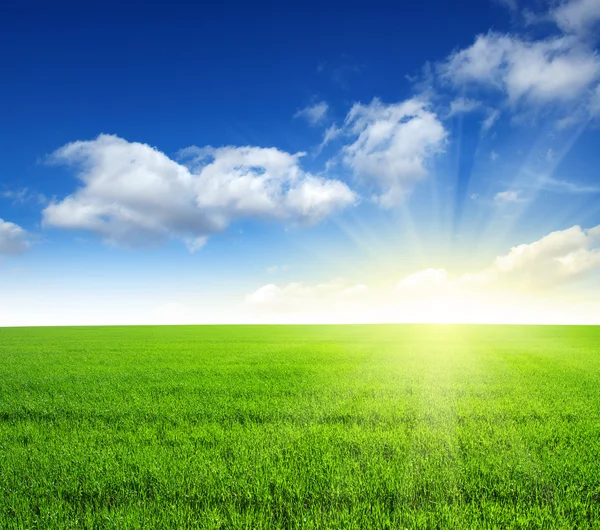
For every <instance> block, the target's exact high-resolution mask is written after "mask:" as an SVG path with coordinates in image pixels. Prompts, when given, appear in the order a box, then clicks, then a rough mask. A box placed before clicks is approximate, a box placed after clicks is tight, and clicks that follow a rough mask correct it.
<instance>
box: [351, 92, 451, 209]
mask: <svg viewBox="0 0 600 530" xmlns="http://www.w3.org/2000/svg"><path fill="white" fill-rule="evenodd" d="M344 134H345V135H347V136H350V137H354V141H353V142H352V143H350V144H348V145H346V146H345V147H344V148H343V151H342V160H343V162H344V164H346V165H347V166H348V167H350V168H351V169H352V171H353V172H354V174H355V176H356V177H357V178H359V179H361V180H362V181H363V182H364V183H368V184H371V185H374V186H375V188H377V189H378V191H380V192H381V194H380V195H379V196H378V198H377V200H378V202H379V203H380V204H381V205H382V206H384V207H390V206H393V205H395V204H397V203H399V202H400V201H401V200H402V199H403V197H404V196H405V194H406V192H407V191H408V189H409V188H410V186H411V185H412V184H413V183H415V182H416V181H418V180H420V179H423V178H424V177H426V176H427V173H428V170H427V162H428V159H429V158H430V157H432V156H433V155H435V154H437V153H440V152H442V151H443V149H444V146H445V140H446V136H447V132H446V130H445V129H444V126H443V125H442V123H441V122H440V120H439V119H438V117H437V115H436V114H435V113H434V112H432V111H431V110H430V109H429V106H428V104H427V102H425V101H423V100H420V99H418V98H413V99H409V100H406V101H403V102H401V103H396V104H390V105H386V104H384V103H382V102H381V101H379V100H378V99H374V100H373V101H372V102H371V103H370V104H369V105H362V104H360V103H356V104H355V105H354V106H353V107H352V109H351V110H350V112H349V113H348V115H347V117H346V120H345V122H344Z"/></svg>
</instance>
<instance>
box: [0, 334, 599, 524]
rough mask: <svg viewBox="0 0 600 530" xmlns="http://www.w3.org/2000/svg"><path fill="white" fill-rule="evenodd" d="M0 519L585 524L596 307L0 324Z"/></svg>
mask: <svg viewBox="0 0 600 530" xmlns="http://www.w3.org/2000/svg"><path fill="white" fill-rule="evenodd" d="M0 359H1V362H0V527H3V528H4V527H6V528H13V527H14V528H68V527H88V528H142V527H143V528H167V527H178V528H185V527H189V528H215V529H216V528H264V529H267V528H268V529H271V528H307V529H308V528H356V529H361V530H362V529H367V528H377V529H380V528H568V529H572V528H600V327H554V326H540V327H534V326H441V325H439V326H434V325H431V326H181V327H177V326H174V327H97V328H91V327H90V328H20V329H18V328H13V329H6V328H5V329H0Z"/></svg>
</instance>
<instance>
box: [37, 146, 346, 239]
mask: <svg viewBox="0 0 600 530" xmlns="http://www.w3.org/2000/svg"><path fill="white" fill-rule="evenodd" d="M182 156H183V157H185V159H186V165H183V164H181V163H178V162H175V161H174V160H171V159H170V158H169V157H167V156H166V155H165V154H164V153H161V152H160V151H158V150H157V149H154V148H152V147H150V146H148V145H146V144H141V143H137V142H128V141H126V140H124V139H121V138H118V137H116V136H110V135H100V136H99V137H98V138H96V139H95V140H91V141H79V142H73V143H70V144H67V145H65V146H64V147H62V148H61V149H59V150H58V151H56V152H55V153H54V154H53V157H52V158H53V160H54V161H56V162H61V163H68V164H71V165H74V166H76V167H77V168H78V170H79V172H78V177H79V179H80V180H81V182H82V186H81V187H80V188H79V189H77V190H76V191H75V192H74V193H73V194H71V195H69V196H68V197H66V198H64V199H63V200H62V201H59V202H52V203H51V204H50V205H49V206H47V207H46V208H45V209H44V211H43V219H44V224H45V225H53V226H57V227H62V228H71V229H86V230H90V231H93V232H95V233H97V234H99V235H100V236H101V237H102V238H103V239H104V240H105V241H106V242H110V243H125V244H130V245H139V244H148V243H156V242H159V241H161V240H165V239H168V238H175V239H180V240H182V241H184V242H185V243H186V244H187V245H188V247H189V248H190V250H191V251H194V250H197V249H198V248H200V247H201V246H202V245H203V244H204V243H206V238H207V237H208V236H210V235H211V234H213V233H215V232H218V231H221V230H223V229H225V228H226V227H227V226H228V225H229V224H230V223H231V222H233V221H235V220H237V219H244V218H273V219H278V220H281V221H287V222H292V223H304V224H312V223H317V222H319V221H320V220H322V219H323V218H324V217H326V216H328V215H329V214H331V213H333V212H334V211H335V210H338V209H341V208H344V207H346V206H348V205H351V204H354V203H355V202H356V200H357V197H356V195H355V193H354V192H353V191H351V190H350V189H349V188H348V187H347V186H346V185H345V184H344V183H342V182H340V181H337V180H326V179H323V178H320V177H314V176H312V175H310V174H308V173H305V172H304V171H303V170H302V169H301V168H300V165H299V159H300V158H301V157H302V156H303V153H296V154H294V155H292V154H289V153H286V152H283V151H280V150H278V149H275V148H260V147H222V148H212V147H207V148H203V149H200V148H188V149H186V150H184V151H182Z"/></svg>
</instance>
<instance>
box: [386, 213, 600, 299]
mask: <svg viewBox="0 0 600 530" xmlns="http://www.w3.org/2000/svg"><path fill="white" fill-rule="evenodd" d="M597 272H600V225H599V226H596V227H594V228H590V229H587V230H584V229H582V228H581V227H579V226H573V227H571V228H568V229H566V230H559V231H556V232H552V233H550V234H548V235H547V236H544V237H542V238H541V239H539V240H537V241H534V242H533V243H527V244H523V245H518V246H516V247H513V248H512V249H510V251H509V252H508V253H507V254H504V255H501V256H498V257H497V258H496V259H495V260H494V262H493V264H492V265H491V266H490V267H488V268H486V269H484V270H481V271H476V272H472V273H466V274H462V275H459V276H454V277H453V276H451V275H450V274H449V273H448V272H447V271H446V270H445V269H428V270H425V271H421V272H417V273H414V274H411V275H410V276H407V277H406V278H404V279H403V280H401V281H400V282H399V283H398V285H397V287H398V289H399V290H401V291H403V292H406V291H407V290H408V289H412V290H413V291H415V290H418V292H419V293H420V294H423V293H424V289H427V290H429V291H433V292H434V293H436V292H442V291H448V290H451V291H453V292H462V293H463V294H464V293H465V292H468V291H470V290H473V289H475V290H479V289H481V288H492V289H494V288H498V289H503V290H505V289H516V290H517V291H520V290H522V289H533V290H535V289H538V288H543V289H546V288H548V287H560V286H561V285H563V284H565V283H569V282H572V281H577V280H580V279H582V278H585V277H587V276H588V275H589V274H592V273H597Z"/></svg>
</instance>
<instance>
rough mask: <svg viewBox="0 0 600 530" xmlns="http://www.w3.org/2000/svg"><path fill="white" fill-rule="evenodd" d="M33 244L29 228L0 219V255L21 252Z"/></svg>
mask: <svg viewBox="0 0 600 530" xmlns="http://www.w3.org/2000/svg"><path fill="white" fill-rule="evenodd" d="M30 246H31V241H30V235H29V232H27V230H25V229H24V228H21V227H20V226H19V225H16V224H15V223H9V222H8V221H4V220H3V219H0V255H2V254H20V253H21V252H24V251H25V250H27V249H28V248H29V247H30Z"/></svg>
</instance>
